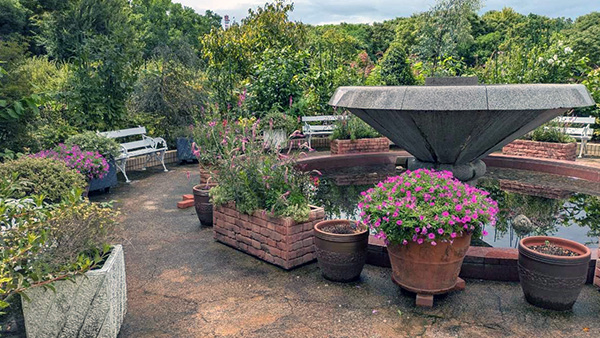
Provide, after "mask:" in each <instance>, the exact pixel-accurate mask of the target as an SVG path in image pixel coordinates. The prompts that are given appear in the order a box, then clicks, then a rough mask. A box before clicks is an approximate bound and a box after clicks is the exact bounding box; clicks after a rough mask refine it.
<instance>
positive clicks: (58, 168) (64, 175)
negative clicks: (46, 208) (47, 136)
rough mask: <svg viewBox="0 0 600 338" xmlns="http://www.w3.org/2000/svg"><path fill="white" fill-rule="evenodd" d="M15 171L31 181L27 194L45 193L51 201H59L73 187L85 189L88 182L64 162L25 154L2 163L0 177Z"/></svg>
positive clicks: (22, 178) (27, 180)
mask: <svg viewBox="0 0 600 338" xmlns="http://www.w3.org/2000/svg"><path fill="white" fill-rule="evenodd" d="M13 173H16V174H18V175H19V179H20V180H23V181H25V182H28V183H29V184H28V185H27V186H26V188H25V189H24V190H25V193H26V194H27V195H43V196H44V199H45V200H46V201H49V202H58V201H60V200H62V199H63V198H64V197H65V196H67V195H68V194H69V192H70V191H71V190H72V189H83V188H84V187H85V186H86V184H87V183H86V181H85V178H84V176H83V175H82V174H80V173H78V172H77V171H75V170H72V169H69V168H68V167H67V166H66V165H65V164H64V163H63V162H59V161H56V160H51V159H45V158H32V157H29V156H23V157H21V158H19V159H17V160H13V161H7V162H4V163H2V164H0V177H10V176H11V175H12V174H13ZM10 197H16V196H10Z"/></svg>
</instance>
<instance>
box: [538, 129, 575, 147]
mask: <svg viewBox="0 0 600 338" xmlns="http://www.w3.org/2000/svg"><path fill="white" fill-rule="evenodd" d="M526 139H530V140H532V141H538V142H554V143H572V142H575V141H576V140H575V139H574V138H572V137H571V136H569V135H567V134H565V133H563V132H562V131H561V130H560V128H559V127H552V126H550V127H548V126H541V127H539V128H537V129H535V130H534V131H532V132H531V133H530V134H529V135H527V136H526Z"/></svg>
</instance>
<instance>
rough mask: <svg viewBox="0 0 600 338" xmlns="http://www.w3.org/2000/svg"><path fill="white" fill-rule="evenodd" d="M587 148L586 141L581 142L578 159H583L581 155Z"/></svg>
mask: <svg viewBox="0 0 600 338" xmlns="http://www.w3.org/2000/svg"><path fill="white" fill-rule="evenodd" d="M586 146H587V140H581V148H580V149H579V156H578V157H579V158H582V157H583V153H584V151H585V147H586Z"/></svg>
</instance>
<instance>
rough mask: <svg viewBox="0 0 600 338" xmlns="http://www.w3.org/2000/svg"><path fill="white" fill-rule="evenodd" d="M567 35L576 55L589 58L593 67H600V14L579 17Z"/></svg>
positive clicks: (593, 13)
mask: <svg viewBox="0 0 600 338" xmlns="http://www.w3.org/2000/svg"><path fill="white" fill-rule="evenodd" d="M565 34H566V35H567V37H568V38H569V41H570V44H571V45H572V46H573V50H575V52H576V53H578V54H579V55H581V56H587V57H588V58H590V61H591V63H592V64H593V65H595V66H596V67H600V12H592V13H590V14H586V15H582V16H580V17H578V18H577V20H575V23H574V24H573V27H572V28H571V29H569V30H567V31H566V32H565Z"/></svg>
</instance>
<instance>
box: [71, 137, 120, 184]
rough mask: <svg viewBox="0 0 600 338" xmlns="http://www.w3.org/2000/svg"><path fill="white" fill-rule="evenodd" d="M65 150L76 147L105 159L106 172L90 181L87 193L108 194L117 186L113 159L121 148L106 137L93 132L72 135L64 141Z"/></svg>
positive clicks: (115, 166)
mask: <svg viewBox="0 0 600 338" xmlns="http://www.w3.org/2000/svg"><path fill="white" fill-rule="evenodd" d="M65 145H66V146H67V148H73V146H78V147H79V149H80V150H81V151H82V152H97V153H99V154H100V155H102V157H104V158H105V159H106V162H107V163H108V171H106V173H105V174H104V175H103V176H102V177H92V178H91V179H90V187H89V191H98V190H103V191H105V192H108V191H109V190H110V188H112V187H114V186H116V185H117V165H116V164H115V158H117V157H118V156H119V155H120V154H121V146H120V145H119V144H118V143H117V142H116V141H115V140H114V139H111V138H108V137H104V136H102V135H99V134H98V133H96V132H93V131H86V132H83V133H81V134H77V135H73V136H71V137H69V138H68V139H67V140H66V141H65Z"/></svg>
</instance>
